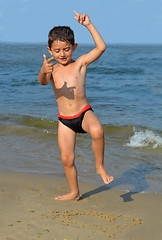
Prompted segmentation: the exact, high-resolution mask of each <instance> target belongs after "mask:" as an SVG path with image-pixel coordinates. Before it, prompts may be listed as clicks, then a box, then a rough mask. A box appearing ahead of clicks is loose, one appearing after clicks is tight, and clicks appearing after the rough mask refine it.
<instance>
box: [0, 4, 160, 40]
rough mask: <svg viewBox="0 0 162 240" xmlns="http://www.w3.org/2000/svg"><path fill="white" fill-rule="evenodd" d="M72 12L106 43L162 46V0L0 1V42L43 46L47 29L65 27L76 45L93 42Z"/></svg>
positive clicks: (46, 37) (46, 36)
mask: <svg viewBox="0 0 162 240" xmlns="http://www.w3.org/2000/svg"><path fill="white" fill-rule="evenodd" d="M73 10H75V11H77V12H79V13H85V14H88V15H89V17H90V19H91V22H92V23H93V24H94V25H95V27H96V28H97V29H98V31H99V32H100V34H101V36H102V37H103V39H104V41H105V42H106V43H112V44H113V43H138V44H139V43H146V44H149V43H156V44H157V43H162V0H69V1H68V0H0V42H26V43H47V39H48V32H49V30H50V29H51V28H53V27H54V26H58V25H60V26H63V25H66V26H70V27H71V28H72V29H73V30H74V33H75V40H76V42H77V43H88V44H91V43H93V41H92V37H91V36H90V34H89V33H88V31H87V29H86V28H85V27H84V26H82V25H80V24H79V23H78V22H77V21H76V20H75V18H74V16H75V15H74V13H73Z"/></svg>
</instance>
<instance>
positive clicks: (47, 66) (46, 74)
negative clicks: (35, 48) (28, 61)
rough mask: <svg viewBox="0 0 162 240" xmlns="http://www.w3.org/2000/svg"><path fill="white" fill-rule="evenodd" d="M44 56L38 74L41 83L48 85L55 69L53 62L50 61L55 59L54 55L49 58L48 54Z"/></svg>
mask: <svg viewBox="0 0 162 240" xmlns="http://www.w3.org/2000/svg"><path fill="white" fill-rule="evenodd" d="M43 58H44V62H43V65H42V68H41V70H40V73H39V75H38V80H39V82H40V84H42V85H47V84H48V83H49V81H50V78H51V74H52V71H53V63H50V61H52V60H53V57H51V58H49V59H47V57H46V55H45V54H44V55H43Z"/></svg>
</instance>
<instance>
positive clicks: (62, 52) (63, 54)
mask: <svg viewBox="0 0 162 240" xmlns="http://www.w3.org/2000/svg"><path fill="white" fill-rule="evenodd" d="M60 55H61V57H64V56H65V51H64V50H63V49H62V50H61V51H60Z"/></svg>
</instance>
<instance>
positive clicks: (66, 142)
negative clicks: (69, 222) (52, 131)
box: [55, 122, 79, 200]
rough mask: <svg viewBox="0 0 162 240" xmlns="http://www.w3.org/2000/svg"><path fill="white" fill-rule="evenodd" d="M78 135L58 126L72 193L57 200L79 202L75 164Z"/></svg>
mask: <svg viewBox="0 0 162 240" xmlns="http://www.w3.org/2000/svg"><path fill="white" fill-rule="evenodd" d="M75 137H76V133H75V132H73V131H72V130H71V129H70V128H68V127H66V126H65V125H64V124H62V123H61V122H59V124H58V144H59V148H60V152H61V160H62V163H63V166H64V171H65V175H66V178H67V181H68V184H69V187H70V193H68V194H66V195H63V196H58V197H56V198H55V200H79V189H78V181H77V170H76V167H75V164H74V148H75Z"/></svg>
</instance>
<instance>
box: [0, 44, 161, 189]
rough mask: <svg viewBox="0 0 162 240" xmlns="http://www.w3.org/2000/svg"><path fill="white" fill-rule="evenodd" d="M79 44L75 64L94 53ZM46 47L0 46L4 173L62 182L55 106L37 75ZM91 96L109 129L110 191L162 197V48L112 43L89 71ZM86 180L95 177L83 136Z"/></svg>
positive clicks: (80, 164)
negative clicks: (151, 194)
mask: <svg viewBox="0 0 162 240" xmlns="http://www.w3.org/2000/svg"><path fill="white" fill-rule="evenodd" d="M92 48H93V46H92V45H79V46H78V48H77V50H76V52H75V53H74V60H75V59H76V58H77V57H78V56H80V55H82V54H84V53H87V52H88V51H90V50H91V49H92ZM44 53H45V54H46V55H47V56H48V57H49V55H48V53H47V49H46V44H23V43H21V44H20V43H13V44H12V43H0V171H1V172H19V173H27V174H35V175H42V176H49V177H64V170H63V166H62V163H61V159H60V152H59V149H58V144H57V124H58V123H57V121H58V120H57V114H58V109H57V104H56V101H55V98H54V94H53V90H52V87H51V85H50V84H49V85H47V86H42V85H40V84H39V82H38V74H39V71H40V68H41V66H42V62H43V54H44ZM86 94H87V98H88V102H89V104H91V106H92V108H93V110H94V112H95V114H96V115H97V116H98V118H99V119H100V121H101V123H102V124H103V127H104V132H105V167H106V169H107V171H108V172H109V173H110V174H111V175H113V176H114V178H115V180H114V182H113V183H111V184H110V185H109V187H111V188H117V189H121V190H127V191H130V192H157V193H160V194H162V172H161V169H162V45H128V44H125V45H107V49H106V51H105V52H104V54H103V55H102V56H101V57H100V58H99V59H98V60H97V61H96V62H94V63H92V64H91V65H90V66H88V69H87V80H86ZM75 156H76V166H77V169H78V178H79V180H81V181H85V182H90V183H95V184H97V185H103V183H102V181H101V179H100V177H99V176H98V175H96V173H95V164H94V156H93V152H92V149H91V138H90V136H89V135H88V134H84V135H82V134H78V135H77V140H76V150H75Z"/></svg>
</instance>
